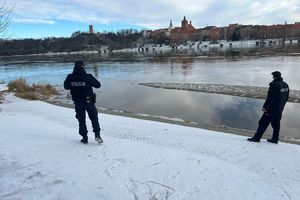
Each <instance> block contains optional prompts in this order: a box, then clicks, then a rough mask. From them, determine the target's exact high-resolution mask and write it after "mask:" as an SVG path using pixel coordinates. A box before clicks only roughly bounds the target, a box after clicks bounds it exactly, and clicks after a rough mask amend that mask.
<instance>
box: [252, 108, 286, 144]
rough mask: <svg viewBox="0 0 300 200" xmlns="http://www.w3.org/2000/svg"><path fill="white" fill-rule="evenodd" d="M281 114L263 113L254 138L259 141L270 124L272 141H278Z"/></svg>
mask: <svg viewBox="0 0 300 200" xmlns="http://www.w3.org/2000/svg"><path fill="white" fill-rule="evenodd" d="M281 116H282V113H281V112H280V113H278V114H276V115H268V114H267V113H264V114H263V116H262V117H261V119H260V120H259V122H258V128H257V131H256V133H255V136H254V137H255V138H257V139H261V137H262V136H263V134H264V132H265V131H266V129H267V128H268V126H269V125H270V123H271V126H272V128H273V137H272V138H273V139H275V140H278V139H279V131H280V120H281Z"/></svg>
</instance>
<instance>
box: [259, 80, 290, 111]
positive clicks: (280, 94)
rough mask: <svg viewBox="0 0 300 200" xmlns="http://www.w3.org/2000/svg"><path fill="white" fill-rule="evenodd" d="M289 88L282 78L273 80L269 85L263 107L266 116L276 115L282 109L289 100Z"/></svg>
mask: <svg viewBox="0 0 300 200" xmlns="http://www.w3.org/2000/svg"><path fill="white" fill-rule="evenodd" d="M289 91H290V90H289V86H288V84H286V83H285V82H284V81H283V79H282V78H279V79H275V80H274V81H272V82H271V83H270V87H269V91H268V96H267V99H266V101H265V103H264V105H263V108H264V109H266V112H267V114H269V115H277V114H279V113H281V112H282V111H283V109H284V106H285V104H286V102H287V101H288V99H289Z"/></svg>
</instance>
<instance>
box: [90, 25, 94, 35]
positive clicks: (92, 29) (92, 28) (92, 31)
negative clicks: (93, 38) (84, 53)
mask: <svg viewBox="0 0 300 200" xmlns="http://www.w3.org/2000/svg"><path fill="white" fill-rule="evenodd" d="M89 33H91V34H93V33H94V26H93V25H89Z"/></svg>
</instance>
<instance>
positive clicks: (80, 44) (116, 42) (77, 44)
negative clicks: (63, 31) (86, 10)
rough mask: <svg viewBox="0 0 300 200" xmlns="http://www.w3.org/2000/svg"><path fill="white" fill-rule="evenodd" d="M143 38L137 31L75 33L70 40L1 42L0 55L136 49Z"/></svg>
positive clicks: (16, 40)
mask: <svg viewBox="0 0 300 200" xmlns="http://www.w3.org/2000/svg"><path fill="white" fill-rule="evenodd" d="M141 38H142V32H138V31H137V30H133V29H129V30H121V31H119V32H116V33H114V32H104V33H95V34H94V33H92V34H91V33H86V32H80V31H77V32H74V33H73V34H72V36H71V37H69V38H54V37H51V38H44V39H14V40H0V55H1V56H9V55H26V54H38V53H49V52H75V51H101V49H102V48H103V47H106V48H107V49H108V50H113V49H121V48H130V47H136V46H137V43H138V41H139V40H140V39H141Z"/></svg>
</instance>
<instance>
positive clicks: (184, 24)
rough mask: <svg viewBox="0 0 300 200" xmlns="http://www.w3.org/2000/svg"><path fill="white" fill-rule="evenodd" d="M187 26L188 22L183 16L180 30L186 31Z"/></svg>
mask: <svg viewBox="0 0 300 200" xmlns="http://www.w3.org/2000/svg"><path fill="white" fill-rule="evenodd" d="M188 24H189V22H188V20H186V17H185V16H184V18H183V20H182V22H181V28H184V29H186V28H187V27H188Z"/></svg>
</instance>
